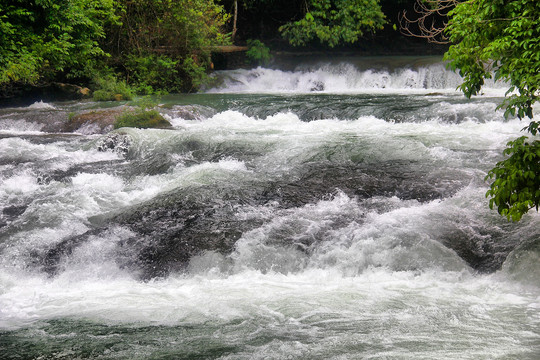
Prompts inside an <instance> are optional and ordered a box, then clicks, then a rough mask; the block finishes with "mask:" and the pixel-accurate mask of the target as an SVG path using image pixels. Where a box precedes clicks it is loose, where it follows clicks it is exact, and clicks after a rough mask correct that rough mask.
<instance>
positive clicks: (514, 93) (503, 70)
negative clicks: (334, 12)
mask: <svg viewBox="0 0 540 360" xmlns="http://www.w3.org/2000/svg"><path fill="white" fill-rule="evenodd" d="M416 9H417V11H418V12H419V14H420V16H419V18H418V19H416V20H412V21H411V20H410V19H409V18H407V16H406V14H403V15H402V17H401V20H402V21H401V28H402V32H403V33H405V34H406V35H411V36H418V37H423V38H427V39H428V40H429V41H433V42H450V43H452V44H453V45H451V46H450V48H449V50H448V51H447V52H446V54H445V60H448V61H449V67H450V68H451V69H453V70H454V71H456V70H457V71H459V74H460V75H461V76H462V77H463V83H462V85H461V86H460V89H461V90H462V91H463V93H464V94H465V95H466V96H467V97H471V96H472V95H476V94H478V93H479V91H480V89H481V88H482V86H483V85H484V81H485V79H490V78H494V79H495V80H502V81H505V82H507V83H508V84H509V85H510V88H509V90H508V92H507V93H506V96H505V99H504V101H503V102H502V104H500V105H499V108H500V109H504V110H505V116H506V117H509V116H517V117H518V118H520V119H523V118H525V117H527V118H529V119H531V121H530V123H529V125H528V126H527V127H525V128H524V129H523V130H526V131H527V132H528V135H526V136H522V137H519V138H518V139H516V140H514V141H510V142H509V143H508V144H507V148H506V149H505V150H504V152H503V154H504V155H507V156H508V157H507V158H506V159H505V160H503V161H500V162H498V163H497V164H496V166H495V167H494V168H493V169H492V170H490V171H489V172H488V174H487V176H486V180H493V182H492V183H491V185H490V189H489V190H488V191H487V193H486V196H487V197H490V198H491V199H490V201H489V206H490V208H492V209H493V208H494V207H496V208H497V211H498V212H499V213H500V214H501V215H503V216H506V217H507V218H508V220H513V221H519V220H520V219H521V218H522V216H523V215H524V214H525V213H527V212H528V211H529V210H531V209H533V208H536V210H537V211H538V208H539V206H540V140H539V138H538V135H539V133H538V127H539V125H540V122H538V121H534V120H532V118H533V105H534V104H535V103H536V102H537V101H538V98H539V95H540V94H539V87H540V2H539V1H538V0H512V1H508V0H417V7H416ZM433 16H443V17H444V16H448V18H449V19H450V20H449V22H442V25H434V24H435V22H434V21H431V22H430V21H429V20H428V19H431V18H432V17H433ZM411 24H416V25H417V26H418V33H415V32H414V31H412V30H411V28H410V26H411ZM439 24H441V23H440V22H439Z"/></svg>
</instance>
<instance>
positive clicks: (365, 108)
mask: <svg viewBox="0 0 540 360" xmlns="http://www.w3.org/2000/svg"><path fill="white" fill-rule="evenodd" d="M213 77H214V81H213V85H212V86H209V87H208V89H206V90H205V91H204V92H203V93H199V94H194V95H174V96H168V97H163V98H161V99H159V101H160V102H161V104H160V105H159V107H158V110H159V111H160V112H161V113H162V114H163V115H164V116H165V117H166V118H167V119H168V120H169V121H170V122H171V124H172V125H173V127H172V129H166V130H157V129H144V130H143V129H127V128H125V129H118V130H111V129H107V128H106V129H103V128H99V127H98V126H96V125H92V124H85V125H83V126H81V127H79V128H77V129H74V131H73V132H66V131H65V130H60V129H64V128H63V124H65V123H67V122H69V120H70V118H71V117H72V113H77V112H81V111H83V112H84V111H94V110H97V109H100V108H103V107H105V108H107V107H109V108H110V107H114V106H116V105H115V104H113V103H105V104H98V103H94V102H89V101H85V102H58V103H46V102H37V103H34V104H33V105H31V106H28V107H12V108H4V109H0V358H1V359H321V360H323V359H324V360H326V359H411V360H413V359H414V360H419V359H460V360H463V359H470V360H473V359H474V360H477V359H486V360H487V359H507V360H514V359H519V360H537V359H539V358H540V280H539V279H540V215H539V214H538V213H537V212H535V211H533V212H531V213H530V214H527V215H526V216H525V217H524V218H523V220H522V221H520V222H519V223H511V222H508V221H506V219H504V218H502V217H501V216H499V215H498V214H497V213H496V212H495V211H492V210H490V209H489V208H488V200H487V199H486V198H485V193H486V191H487V188H488V184H487V183H486V182H485V180H484V177H485V176H486V173H487V171H488V170H489V169H490V168H492V167H493V165H494V164H495V163H496V162H497V161H500V160H501V159H502V150H503V148H504V146H505V144H506V142H508V141H509V140H512V139H514V138H516V137H518V136H520V135H521V134H522V132H521V129H522V128H523V127H524V126H525V125H526V124H525V123H524V122H520V121H519V120H518V119H508V120H505V119H504V117H503V114H502V112H501V111H499V110H497V109H496V108H497V105H498V104H500V102H501V100H502V97H503V96H504V93H505V86H504V84H488V85H487V87H486V89H485V91H484V94H483V95H481V96H478V97H475V98H473V99H471V100H468V99H465V98H464V97H463V95H462V94H461V93H459V92H458V91H456V87H457V86H458V85H459V83H460V78H459V77H458V76H457V75H456V74H454V73H451V72H448V71H446V70H445V68H444V66H443V65H442V64H440V63H437V62H434V61H433V59H405V60H404V59H399V61H398V60H396V59H393V60H392V59H376V58H373V59H368V60H364V61H362V62H360V61H357V62H354V61H349V62H327V63H321V64H316V63H313V64H304V65H300V66H295V67H289V68H287V69H285V68H282V70H278V69H265V68H257V69H252V70H235V71H223V72H217V73H215V74H214V75H213ZM536 116H540V114H538V113H537V115H536ZM109 130H111V131H109Z"/></svg>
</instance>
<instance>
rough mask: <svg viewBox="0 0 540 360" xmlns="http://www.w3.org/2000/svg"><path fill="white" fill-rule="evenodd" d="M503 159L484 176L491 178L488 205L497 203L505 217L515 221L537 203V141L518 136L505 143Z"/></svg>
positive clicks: (539, 186)
mask: <svg viewBox="0 0 540 360" xmlns="http://www.w3.org/2000/svg"><path fill="white" fill-rule="evenodd" d="M504 154H505V155H509V156H510V157H508V158H507V159H505V160H503V161H500V162H498V163H497V165H496V166H495V168H493V169H492V170H490V171H489V173H488V175H487V176H486V179H494V181H493V184H492V185H491V188H490V189H489V190H488V192H487V196H490V197H491V199H490V200H489V207H490V208H491V209H493V208H494V206H496V207H497V211H498V212H499V214H501V215H503V216H506V217H507V218H508V220H513V221H519V220H520V219H521V217H522V216H523V215H524V214H525V213H526V212H527V211H529V210H530V209H532V208H536V210H537V211H538V207H539V204H540V141H539V140H533V141H530V140H529V139H528V138H527V137H526V136H522V137H520V138H518V139H516V140H514V141H510V142H509V143H508V144H507V148H506V149H505V150H504Z"/></svg>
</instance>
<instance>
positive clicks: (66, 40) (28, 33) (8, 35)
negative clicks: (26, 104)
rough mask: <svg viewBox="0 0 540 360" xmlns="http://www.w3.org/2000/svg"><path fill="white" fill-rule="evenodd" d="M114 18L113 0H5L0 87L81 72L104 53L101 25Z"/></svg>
mask: <svg viewBox="0 0 540 360" xmlns="http://www.w3.org/2000/svg"><path fill="white" fill-rule="evenodd" d="M117 21H118V17H117V16H116V14H115V4H114V1H113V0H68V1H62V0H3V1H2V2H1V3H0V86H9V84H12V83H23V84H37V83H39V82H43V81H50V80H51V79H53V78H58V77H64V78H78V77H81V76H85V75H86V74H88V73H89V72H91V70H90V68H91V67H92V66H94V65H95V64H96V61H97V60H98V59H99V58H102V57H104V56H106V55H107V54H106V53H105V52H104V51H103V50H102V49H101V47H100V46H99V44H98V41H99V40H100V39H102V38H103V37H104V36H105V31H104V26H105V25H106V24H107V23H116V22H117Z"/></svg>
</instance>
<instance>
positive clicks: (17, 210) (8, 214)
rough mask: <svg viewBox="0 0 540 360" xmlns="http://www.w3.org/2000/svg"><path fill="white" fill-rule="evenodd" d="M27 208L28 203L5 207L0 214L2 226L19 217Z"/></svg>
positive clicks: (0, 226)
mask: <svg viewBox="0 0 540 360" xmlns="http://www.w3.org/2000/svg"><path fill="white" fill-rule="evenodd" d="M27 208H28V204H24V205H10V206H6V207H5V208H3V209H2V214H1V215H0V228H3V227H5V226H7V225H8V224H9V223H10V222H12V221H14V220H15V219H17V218H18V217H19V216H21V215H22V214H23V213H24V212H25V211H26V209H27Z"/></svg>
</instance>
